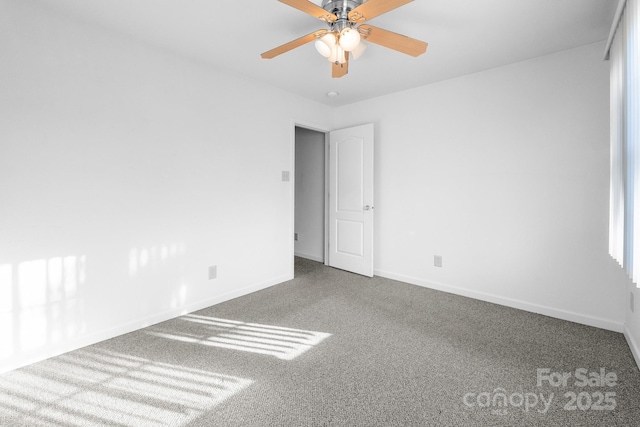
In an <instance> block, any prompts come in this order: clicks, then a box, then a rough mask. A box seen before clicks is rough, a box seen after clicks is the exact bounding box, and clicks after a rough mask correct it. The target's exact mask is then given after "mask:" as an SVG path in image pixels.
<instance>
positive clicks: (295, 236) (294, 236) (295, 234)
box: [293, 233, 298, 241]
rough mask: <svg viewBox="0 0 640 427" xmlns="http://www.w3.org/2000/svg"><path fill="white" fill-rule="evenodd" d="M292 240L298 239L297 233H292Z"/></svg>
mask: <svg viewBox="0 0 640 427" xmlns="http://www.w3.org/2000/svg"><path fill="white" fill-rule="evenodd" d="M293 240H295V241H298V233H293Z"/></svg>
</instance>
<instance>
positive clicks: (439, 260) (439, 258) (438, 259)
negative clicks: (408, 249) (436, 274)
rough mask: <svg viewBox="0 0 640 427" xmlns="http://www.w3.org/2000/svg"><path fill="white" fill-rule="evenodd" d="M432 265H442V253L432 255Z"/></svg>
mask: <svg viewBox="0 0 640 427" xmlns="http://www.w3.org/2000/svg"><path fill="white" fill-rule="evenodd" d="M433 265H434V266H436V267H442V255H434V256H433Z"/></svg>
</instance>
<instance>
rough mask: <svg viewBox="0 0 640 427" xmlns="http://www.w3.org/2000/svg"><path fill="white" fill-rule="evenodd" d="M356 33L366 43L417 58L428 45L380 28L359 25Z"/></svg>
mask: <svg viewBox="0 0 640 427" xmlns="http://www.w3.org/2000/svg"><path fill="white" fill-rule="evenodd" d="M369 1H372V0H369ZM367 3H368V2H367ZM367 3H365V4H367ZM358 31H359V32H360V35H361V36H362V38H363V39H365V40H366V41H368V42H371V43H375V44H379V45H380V46H384V47H388V48H389V49H393V50H397V51H398V52H402V53H406V54H407V55H411V56H419V55H422V54H423V53H425V52H426V51H427V46H428V45H427V43H425V42H423V41H420V40H416V39H412V38H411V37H407V36H403V35H402V34H398V33H394V32H391V31H387V30H383V29H382V28H378V27H374V26H372V25H360V26H359V27H358Z"/></svg>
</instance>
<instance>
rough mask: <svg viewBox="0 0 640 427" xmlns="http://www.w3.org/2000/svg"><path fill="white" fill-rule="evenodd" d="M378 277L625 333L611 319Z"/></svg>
mask: <svg viewBox="0 0 640 427" xmlns="http://www.w3.org/2000/svg"><path fill="white" fill-rule="evenodd" d="M374 274H375V275H376V276H381V277H386V278H387V279H393V280H398V281H401V282H406V283H410V284H412V285H417V286H422V287H425V288H430V289H435V290H438V291H443V292H448V293H450V294H455V295H461V296H464V297H469V298H474V299H477V300H481V301H486V302H490V303H493V304H499V305H504V306H506V307H511V308H517V309H519V310H524V311H529V312H532V313H537V314H543V315H545V316H549V317H555V318H557V319H562V320H567V321H570V322H575V323H580V324H583V325H587V326H593V327H596V328H600V329H607V330H609V331H614V332H622V331H623V323H622V322H615V321H613V320H609V319H603V318H600V317H595V316H588V315H585V314H581V313H575V312H572V311H568V310H559V309H557V308H553V307H547V306H542V305H538V304H531V303H529V302H526V301H521V300H516V299H511V298H505V297H501V296H498V295H493V294H488V293H485V292H478V291H473V290H469V289H465V288H460V287H456V286H450V285H447V284H444V283H438V282H431V281H426V280H422V279H418V278H415V277H410V276H405V275H402V274H396V273H392V272H389V271H384V270H374Z"/></svg>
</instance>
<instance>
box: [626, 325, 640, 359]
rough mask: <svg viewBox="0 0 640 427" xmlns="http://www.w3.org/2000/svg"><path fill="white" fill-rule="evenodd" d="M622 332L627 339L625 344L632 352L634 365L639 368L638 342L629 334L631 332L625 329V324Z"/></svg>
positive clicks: (639, 353)
mask: <svg viewBox="0 0 640 427" xmlns="http://www.w3.org/2000/svg"><path fill="white" fill-rule="evenodd" d="M623 333H624V337H625V339H626V340H627V344H628V345H629V348H630V349H631V354H633V358H634V359H635V360H636V365H637V366H638V369H640V345H639V344H640V343H638V342H636V341H635V340H634V339H633V335H631V332H629V329H627V326H626V325H625V327H624V332H623Z"/></svg>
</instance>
